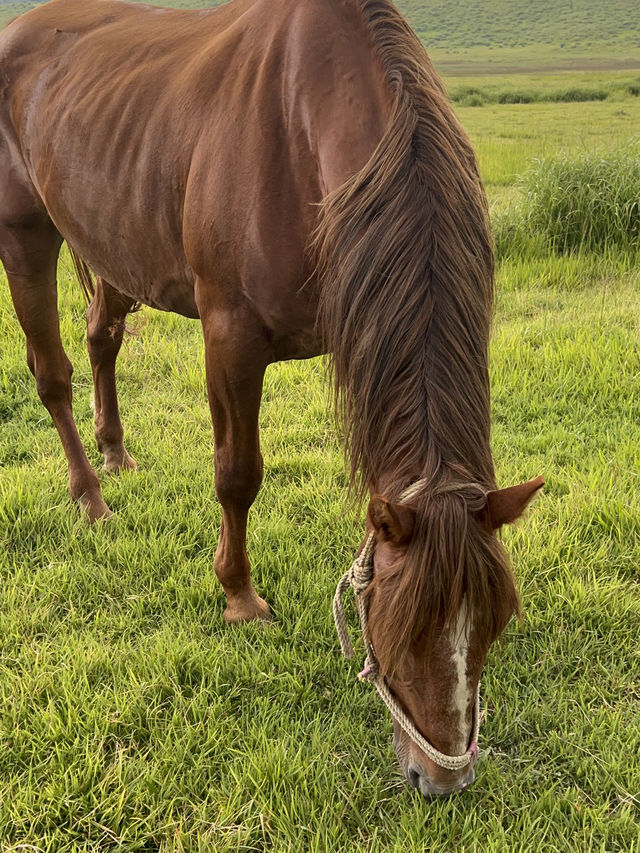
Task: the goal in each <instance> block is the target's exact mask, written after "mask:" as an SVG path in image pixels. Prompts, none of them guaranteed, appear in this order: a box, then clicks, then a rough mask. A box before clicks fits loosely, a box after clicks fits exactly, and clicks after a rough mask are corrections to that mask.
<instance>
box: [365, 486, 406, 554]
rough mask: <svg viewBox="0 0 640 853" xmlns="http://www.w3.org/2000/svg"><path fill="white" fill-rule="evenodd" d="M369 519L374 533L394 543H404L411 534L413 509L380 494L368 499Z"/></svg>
mask: <svg viewBox="0 0 640 853" xmlns="http://www.w3.org/2000/svg"><path fill="white" fill-rule="evenodd" d="M367 514H368V516H369V520H370V521H371V524H373V527H374V529H375V531H376V534H377V535H378V536H379V537H381V538H382V539H385V540H386V541H388V542H393V544H394V545H406V544H407V542H408V541H409V540H410V539H411V536H412V534H413V527H414V525H415V522H416V513H415V510H413V509H411V507H409V506H406V505H405V504H393V503H391V502H390V501H388V500H387V499H386V498H383V497H381V496H380V495H374V497H372V498H371V500H370V501H369V510H368V513H367Z"/></svg>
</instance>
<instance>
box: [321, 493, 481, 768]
mask: <svg viewBox="0 0 640 853" xmlns="http://www.w3.org/2000/svg"><path fill="white" fill-rule="evenodd" d="M412 492H413V489H412ZM402 497H403V498H404V499H406V498H407V497H409V495H408V494H407V492H405V493H404V494H403V496H402ZM375 544H376V543H375V535H374V533H370V534H369V536H368V537H367V540H366V542H365V544H364V547H363V549H362V551H361V552H360V554H359V555H358V556H357V557H356V558H355V560H354V561H353V563H352V565H351V568H350V569H349V570H348V571H347V572H345V573H344V575H343V576H342V577H341V578H340V581H339V582H338V587H337V589H336V594H335V596H334V599H333V619H334V622H335V624H336V630H337V632H338V639H339V640H340V648H341V649H342V654H343V655H344V656H345V657H346V658H351V657H353V644H352V642H351V638H350V636H349V631H348V628H347V620H346V617H345V613H344V605H343V602H342V597H343V595H344V593H345V592H346V590H347V588H348V587H351V589H352V590H353V595H354V599H355V603H356V608H357V610H358V616H359V617H360V627H361V631H362V640H363V642H364V647H365V651H366V658H365V662H364V668H363V670H362V672H360V673H359V675H358V678H360V680H361V681H370V682H371V683H372V684H373V685H374V687H375V688H376V690H377V691H378V695H379V696H380V698H381V699H382V701H383V702H384V704H385V705H386V706H387V708H388V709H389V711H390V713H391V716H392V717H393V719H394V720H395V721H396V722H397V723H398V725H399V726H400V728H401V729H402V730H403V731H404V732H405V733H406V734H407V735H408V736H409V738H410V739H411V740H412V741H413V742H414V743H415V744H416V746H418V747H419V748H420V749H421V750H422V752H423V753H424V754H425V755H426V756H427V757H428V758H429V759H431V761H433V763H434V764H437V765H438V766H439V767H442V768H444V769H445V770H462V769H463V768H464V767H467V765H469V764H470V763H471V762H472V761H473V760H474V759H475V758H476V756H477V755H478V730H479V728H480V684H478V691H477V693H476V702H475V707H474V711H473V730H472V735H471V743H470V745H469V748H468V749H467V751H466V752H465V753H463V754H462V755H445V753H443V752H440V751H439V750H437V749H436V748H435V746H433V745H432V744H430V743H429V741H428V740H427V739H426V738H425V737H423V735H422V734H421V733H420V732H419V731H418V729H417V728H416V726H415V724H414V723H413V721H412V720H411V719H410V718H409V717H408V716H407V714H406V713H405V711H404V709H403V708H402V706H401V705H400V703H399V702H398V700H397V699H396V697H395V696H394V694H393V692H392V691H391V689H390V688H389V685H388V684H387V682H386V681H385V678H384V676H383V675H382V673H381V672H380V666H379V664H378V660H377V658H376V655H375V652H374V650H373V646H372V644H371V639H370V637H369V627H368V624H369V623H368V604H367V600H366V596H365V591H366V589H367V588H368V586H369V584H370V583H371V581H372V580H373V552H374V550H375Z"/></svg>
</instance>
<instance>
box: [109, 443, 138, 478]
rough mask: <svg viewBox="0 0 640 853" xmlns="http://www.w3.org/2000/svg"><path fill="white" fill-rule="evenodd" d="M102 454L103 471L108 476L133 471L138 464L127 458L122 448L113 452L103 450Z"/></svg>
mask: <svg viewBox="0 0 640 853" xmlns="http://www.w3.org/2000/svg"><path fill="white" fill-rule="evenodd" d="M103 453H104V470H105V471H108V472H109V473H110V474H119V473H120V472H121V471H135V470H136V468H137V467H138V463H137V462H136V460H135V459H134V458H133V456H129V454H128V453H127V451H126V450H125V449H124V447H120V448H115V449H113V450H103Z"/></svg>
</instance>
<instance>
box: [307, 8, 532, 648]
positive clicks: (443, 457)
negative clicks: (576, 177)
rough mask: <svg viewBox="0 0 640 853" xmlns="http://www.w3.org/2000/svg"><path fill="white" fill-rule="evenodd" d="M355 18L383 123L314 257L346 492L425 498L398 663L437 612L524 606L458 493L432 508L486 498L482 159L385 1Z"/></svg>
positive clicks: (333, 205) (332, 205)
mask: <svg viewBox="0 0 640 853" xmlns="http://www.w3.org/2000/svg"><path fill="white" fill-rule="evenodd" d="M356 2H357V4H358V5H359V6H360V9H361V13H362V16H363V19H364V22H365V24H366V26H367V29H368V31H369V34H370V39H371V43H372V45H373V50H374V52H375V56H377V59H378V61H379V62H380V64H381V66H382V69H383V72H384V74H385V77H386V80H387V83H388V85H389V88H390V90H391V92H392V95H393V109H392V115H391V117H390V120H389V125H388V129H387V131H386V132H385V135H384V136H383V138H382V140H381V141H380V143H379V144H378V146H377V148H376V150H375V151H374V153H373V155H372V156H371V158H370V160H369V162H368V163H366V165H365V166H364V167H363V168H362V169H361V170H360V171H359V172H358V173H356V174H355V175H354V176H353V177H352V178H351V179H350V180H348V181H347V182H346V183H345V184H344V185H343V186H341V187H339V188H338V189H337V190H336V191H335V192H333V193H332V194H331V195H329V196H328V197H327V198H326V199H325V200H324V202H323V205H322V209H321V216H320V221H319V226H318V230H317V232H316V236H315V241H314V248H315V251H316V253H317V259H318V269H319V273H320V277H321V278H320V281H321V304H320V314H319V319H320V324H321V329H322V332H323V334H324V337H325V344H326V347H327V350H328V351H329V352H330V353H331V354H332V370H333V377H334V383H335V395H336V410H337V414H338V419H339V423H340V425H341V426H342V430H343V435H344V441H345V447H346V451H347V456H348V458H349V460H350V482H351V486H352V490H353V491H354V492H355V493H356V494H358V495H360V496H362V495H363V494H364V493H365V491H366V488H367V486H372V485H375V484H379V483H380V480H381V478H382V477H384V479H385V494H386V495H387V496H388V497H394V496H396V497H397V496H398V495H399V494H400V492H401V491H402V490H403V489H404V488H406V486H407V485H408V484H409V483H410V482H411V481H412V480H414V479H416V478H418V477H420V478H423V479H424V480H425V483H426V485H425V489H424V491H423V493H422V494H421V495H418V496H417V497H416V499H415V504H416V508H417V512H418V523H417V528H416V534H415V535H414V541H413V543H412V546H411V548H410V549H409V553H408V554H407V558H406V559H405V560H404V562H403V578H402V584H401V589H402V590H403V592H402V594H400V590H398V593H399V596H400V597H399V598H398V596H396V598H397V602H396V603H397V608H396V610H395V612H396V613H397V614H398V616H397V618H398V620H399V625H398V630H397V631H392V633H391V635H390V636H389V647H390V648H391V645H392V644H395V646H396V647H401V646H403V645H406V643H407V642H408V640H409V635H410V634H411V635H415V632H416V630H419V629H420V628H421V626H422V627H424V625H432V626H434V625H435V624H437V623H438V622H439V623H440V624H442V616H443V612H442V607H444V617H445V619H447V618H449V617H450V616H451V615H452V614H453V613H456V612H457V611H458V609H459V607H460V604H461V601H462V598H463V597H464V596H467V599H468V600H467V603H468V604H471V606H473V607H474V610H475V611H476V612H478V611H479V610H483V609H485V610H486V607H487V606H490V607H491V609H494V610H495V608H496V602H495V596H496V595H499V597H500V599H501V600H503V601H504V602H505V606H509V607H511V610H513V607H514V606H516V605H517V596H516V593H515V589H514V588H513V582H512V579H511V574H510V572H509V569H508V566H507V563H506V558H505V557H504V556H503V555H500V559H498V554H497V553H496V554H494V558H495V560H497V561H498V563H499V564H500V566H501V567H502V568H500V567H498V566H496V571H495V577H494V578H493V579H492V581H491V584H488V583H487V578H486V565H484V563H485V560H484V559H480V550H482V549H481V548H480V546H479V545H478V543H477V542H476V537H475V536H472V537H471V539H469V537H468V536H467V533H468V524H467V521H468V513H467V512H465V513H464V514H463V515H464V517H463V516H462V515H461V514H460V512H459V511H458V508H459V498H458V497H456V496H455V493H453V492H445V493H443V494H444V496H443V497H441V498H440V499H438V501H436V502H434V501H433V499H432V496H433V494H434V490H436V491H437V490H438V489H439V488H440V487H441V486H442V484H443V483H447V482H451V481H458V482H469V481H473V482H475V483H479V484H480V485H481V486H482V487H483V488H485V489H490V488H495V479H494V470H493V461H492V457H491V451H490V446H489V436H490V406H489V375H488V345H489V331H490V324H491V315H492V306H493V252H492V246H491V237H490V231H489V223H488V211H487V203H486V197H485V194H484V190H483V188H482V184H481V182H480V178H479V174H478V168H477V164H476V160H475V156H474V153H473V151H472V149H471V145H470V143H469V141H468V138H467V136H466V134H465V132H464V130H463V129H462V127H461V126H460V124H459V122H458V120H457V118H456V117H455V115H454V113H453V110H452V108H451V107H450V105H449V104H448V102H447V100H446V97H445V94H444V91H443V88H442V85H441V83H440V81H439V79H438V77H437V75H436V73H435V71H434V69H433V66H432V65H431V62H430V60H429V59H428V57H427V55H426V53H425V51H424V49H423V47H422V45H421V44H420V42H419V41H418V39H417V37H416V36H415V35H414V34H413V32H412V31H411V30H410V28H409V27H408V25H407V24H406V22H405V21H404V19H403V18H402V16H401V15H400V14H399V12H398V11H397V10H396V9H395V8H394V6H393V5H392V3H391V2H390V0H356ZM374 61H375V60H374ZM434 513H437V514H438V515H439V517H440V521H439V522H438V523H437V525H436V526H437V529H438V530H440V531H441V532H440V533H438V534H437V536H436V534H434V532H433V530H434V528H433V524H434V523H435V522H436V521H437V519H435V518H432V517H431V516H433V514H434ZM434 536H436V538H434ZM443 537H449V538H450V541H449V543H448V546H450V547H448V546H447V545H446V543H445V542H444V539H443ZM462 537H467V539H469V541H471V540H473V542H475V543H476V545H474V548H473V550H474V552H477V553H476V554H475V557H476V558H477V559H476V558H473V559H472V558H471V556H470V557H469V560H467V565H466V567H464V572H465V576H464V577H460V578H458V581H455V582H454V578H453V577H452V576H451V575H452V573H454V572H455V571H456V565H457V566H458V568H460V565H461V564H460V555H461V554H462V553H463V551H464V548H463V547H462V542H461V538H462ZM427 540H428V541H427ZM483 541H484V540H483ZM456 543H459V546H456ZM476 546H477V547H476ZM483 547H484V546H483ZM438 549H439V550H438ZM443 549H444V550H443ZM467 550H468V549H467ZM485 550H486V549H485ZM445 551H446V552H447V553H448V557H447V559H445V556H446V555H445ZM438 554H440V559H438ZM455 555H458V556H457V557H455V559H454V556H455ZM468 556H469V555H468ZM485 556H488V555H485ZM449 558H450V559H449ZM427 559H428V560H429V561H430V566H431V567H432V568H430V569H429V570H428V567H427V565H426V563H425V560H427ZM434 559H435V560H436V562H438V563H439V565H440V569H439V570H437V571H436V570H435V567H434V566H433V560H434ZM492 562H494V561H493V560H492ZM474 566H475V567H476V568H475V569H474ZM434 571H435V574H434ZM427 574H428V575H429V579H428V580H425V578H426V577H427ZM445 592H446V595H445V594H444V593H445ZM417 595H418V600H416V596H417ZM489 598H491V599H492V600H491V601H489V600H488V599H489ZM469 599H474V600H471V601H470V600H469ZM403 605H404V606H403ZM436 617H438V618H437V619H436ZM496 619H497V621H502V615H501V614H496ZM402 620H404V624H400V623H401V622H402ZM429 620H431V621H429ZM397 651H398V652H400V648H397Z"/></svg>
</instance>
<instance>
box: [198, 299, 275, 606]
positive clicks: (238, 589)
mask: <svg viewBox="0 0 640 853" xmlns="http://www.w3.org/2000/svg"><path fill="white" fill-rule="evenodd" d="M201 317H202V326H203V330H204V337H205V361H206V369H207V391H208V395H209V405H210V407H211V416H212V419H213V432H214V446H215V484H216V493H217V495H218V499H219V500H220V503H221V504H222V525H221V528H220V538H219V540H218V548H217V550H216V556H215V562H214V568H215V572H216V575H217V577H218V580H219V581H220V583H221V584H222V587H223V589H224V592H225V595H226V597H227V607H226V610H225V612H224V619H225V621H227V622H240V621H246V620H250V619H257V618H261V617H262V618H264V617H266V616H267V615H268V613H269V606H268V605H267V603H266V601H264V600H263V599H262V598H260V597H259V596H258V595H257V593H256V591H255V590H254V588H253V585H252V583H251V577H250V567H249V559H248V557H247V550H246V534H247V516H248V513H249V508H250V506H251V504H252V503H253V501H254V499H255V497H256V495H257V494H258V490H259V488H260V484H261V482H262V456H261V454H260V440H259V434H258V412H259V409H260V399H261V396H262V380H263V377H264V371H265V368H266V365H267V363H268V358H267V353H266V346H265V344H264V341H263V340H262V338H261V335H260V332H259V330H257V329H255V327H254V326H253V325H252V324H253V321H252V320H251V319H247V318H246V316H243V317H241V316H237V315H236V314H235V313H234V312H229V314H227V315H226V316H225V315H221V314H220V312H211V314H210V315H207V314H204V315H203V312H202V310H201Z"/></svg>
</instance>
